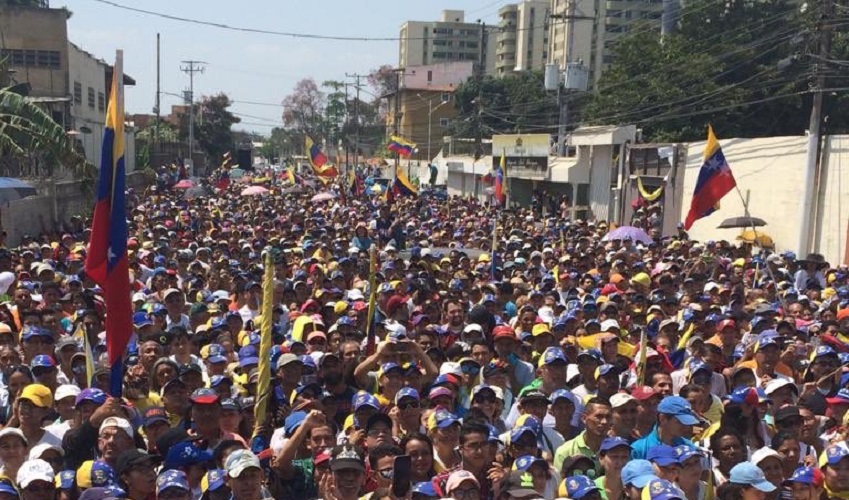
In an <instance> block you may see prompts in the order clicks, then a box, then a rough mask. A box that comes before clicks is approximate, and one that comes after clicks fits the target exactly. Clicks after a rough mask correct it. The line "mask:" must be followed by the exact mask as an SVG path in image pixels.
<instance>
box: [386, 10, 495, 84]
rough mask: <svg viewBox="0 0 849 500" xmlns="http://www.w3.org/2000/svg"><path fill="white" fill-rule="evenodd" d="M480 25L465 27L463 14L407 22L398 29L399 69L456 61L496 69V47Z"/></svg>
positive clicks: (444, 13)
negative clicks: (434, 19)
mask: <svg viewBox="0 0 849 500" xmlns="http://www.w3.org/2000/svg"><path fill="white" fill-rule="evenodd" d="M488 31H489V30H485V29H484V26H483V25H482V24H478V23H477V22H471V23H468V22H466V20H465V13H464V11H462V10H444V11H442V15H441V16H440V18H439V20H438V21H407V22H405V23H404V24H402V25H401V30H400V35H399V37H400V39H401V40H400V42H399V54H398V66H399V67H401V68H408V67H411V66H424V65H428V64H439V63H448V62H456V61H472V62H475V63H479V64H481V65H482V67H483V69H484V71H485V72H486V73H487V74H491V73H492V72H493V71H494V68H495V44H494V43H490V39H491V38H492V35H489V34H488V33H487V32H488Z"/></svg>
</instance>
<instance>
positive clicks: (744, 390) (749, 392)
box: [726, 386, 760, 406]
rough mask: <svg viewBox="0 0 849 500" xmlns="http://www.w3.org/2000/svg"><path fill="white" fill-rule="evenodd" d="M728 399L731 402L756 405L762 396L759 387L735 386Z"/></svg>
mask: <svg viewBox="0 0 849 500" xmlns="http://www.w3.org/2000/svg"><path fill="white" fill-rule="evenodd" d="M726 399H727V400H728V401H729V402H731V403H736V404H748V405H751V406H756V405H757V404H758V400H759V399H760V398H759V397H758V391H757V389H755V388H754V387H749V386H740V387H736V388H734V389H733V390H732V391H731V394H729V395H728V396H727V397H726Z"/></svg>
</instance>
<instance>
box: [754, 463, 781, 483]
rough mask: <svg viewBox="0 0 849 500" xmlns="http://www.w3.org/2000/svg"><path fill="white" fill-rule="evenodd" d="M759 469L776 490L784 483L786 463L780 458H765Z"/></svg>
mask: <svg viewBox="0 0 849 500" xmlns="http://www.w3.org/2000/svg"><path fill="white" fill-rule="evenodd" d="M758 467H760V469H761V470H762V471H763V472H764V476H766V480H767V481H769V482H770V483H772V484H774V485H775V486H776V488H777V487H780V486H781V483H782V482H784V463H783V461H782V460H781V459H779V458H778V457H770V458H765V459H763V460H761V461H760V463H758Z"/></svg>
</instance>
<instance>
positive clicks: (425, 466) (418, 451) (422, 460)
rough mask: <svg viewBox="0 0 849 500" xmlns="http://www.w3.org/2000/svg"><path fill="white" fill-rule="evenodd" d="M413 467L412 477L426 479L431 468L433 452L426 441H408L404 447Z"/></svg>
mask: <svg viewBox="0 0 849 500" xmlns="http://www.w3.org/2000/svg"><path fill="white" fill-rule="evenodd" d="M404 448H405V449H404V451H405V452H406V453H407V455H410V459H411V461H412V465H413V477H414V478H418V479H421V478H425V479H428V478H429V475H430V473H431V469H432V468H433V451H432V450H431V449H430V446H429V445H428V444H427V442H426V441H420V440H418V439H413V440H410V441H409V442H408V443H407V445H406V446H405V447H404Z"/></svg>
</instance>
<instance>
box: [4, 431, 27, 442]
mask: <svg viewBox="0 0 849 500" xmlns="http://www.w3.org/2000/svg"><path fill="white" fill-rule="evenodd" d="M6 436H18V437H19V438H21V439H23V440H24V443H27V438H26V436H24V432H23V431H22V430H20V429H18V428H17V427H3V428H2V429H0V440H2V439H3V438H4V437H6Z"/></svg>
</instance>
